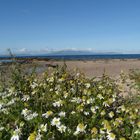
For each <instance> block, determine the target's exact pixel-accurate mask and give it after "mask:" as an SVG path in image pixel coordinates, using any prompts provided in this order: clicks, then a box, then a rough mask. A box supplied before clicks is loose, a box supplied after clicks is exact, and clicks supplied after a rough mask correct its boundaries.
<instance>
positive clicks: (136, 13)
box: [0, 0, 140, 53]
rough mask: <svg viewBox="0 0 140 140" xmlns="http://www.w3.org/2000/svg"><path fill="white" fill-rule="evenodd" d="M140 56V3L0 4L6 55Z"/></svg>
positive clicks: (13, 0)
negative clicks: (113, 53)
mask: <svg viewBox="0 0 140 140" xmlns="http://www.w3.org/2000/svg"><path fill="white" fill-rule="evenodd" d="M7 48H11V50H13V51H15V52H18V51H19V52H31V51H32V52H45V51H46V52H47V51H48V50H61V49H75V50H76V49H77V50H86V49H87V50H93V51H118V52H126V53H128V52H132V53H133V52H136V53H137V52H140V0H0V52H1V53H4V52H5V50H6V49H7Z"/></svg>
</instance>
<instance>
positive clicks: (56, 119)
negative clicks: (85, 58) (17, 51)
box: [0, 67, 140, 140]
mask: <svg viewBox="0 0 140 140" xmlns="http://www.w3.org/2000/svg"><path fill="white" fill-rule="evenodd" d="M1 76H2V75H1ZM11 77H12V78H11V79H10V80H9V79H8V80H7V83H8V84H7V83H4V82H3V81H2V82H1V87H0V90H1V92H0V139H2V140H10V139H11V140H19V139H20V140H27V139H28V140H71V139H73V140H139V138H140V108H139V105H138V102H137V104H136V103H135V102H134V101H133V100H131V99H132V98H129V97H132V96H133V92H135V93H136V92H137V91H139V88H138V84H137V83H136V84H135V83H133V86H132V85H131V80H128V79H127V77H126V76H124V75H123V74H122V75H121V76H120V77H119V79H118V80H117V81H116V80H113V79H111V78H109V77H108V76H106V75H103V76H102V78H100V79H96V78H93V79H88V78H86V77H85V76H84V75H83V74H81V73H79V72H68V71H67V70H66V68H65V67H62V68H56V69H54V70H53V71H52V72H51V73H49V74H48V72H45V73H43V74H42V75H41V78H39V77H38V76H37V75H36V73H30V74H24V73H22V72H21V69H20V68H17V67H14V69H13V72H12V75H11ZM131 78H132V80H134V75H133V76H131ZM1 79H2V78H1ZM128 82H129V83H130V84H129V85H128ZM125 86H127V88H125ZM128 90H129V91H128ZM125 92H127V93H128V94H129V95H130V96H128V98H127V99H126V97H125V98H124V97H123V96H122V94H123V93H125ZM136 95H137V94H136ZM136 95H135V97H136ZM136 99H139V98H138V95H137V98H136Z"/></svg>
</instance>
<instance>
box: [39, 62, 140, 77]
mask: <svg viewBox="0 0 140 140" xmlns="http://www.w3.org/2000/svg"><path fill="white" fill-rule="evenodd" d="M37 63H38V64H39V65H41V66H42V67H44V69H47V65H48V64H49V65H50V64H51V65H53V66H55V65H61V66H62V65H63V64H64V61H53V60H50V61H39V62H37ZM65 63H66V65H67V67H68V69H69V70H72V69H76V68H78V69H79V70H80V71H81V72H83V73H85V75H86V76H87V77H94V76H96V77H98V76H99V77H100V76H101V75H102V74H103V73H104V72H105V74H107V75H109V76H112V77H114V76H115V77H116V76H118V75H119V74H120V73H121V71H124V72H125V73H129V72H130V70H132V69H140V60H139V59H124V60H121V59H108V60H91V61H89V60H88V61H86V60H85V61H82V60H78V61H77V60H76V61H65Z"/></svg>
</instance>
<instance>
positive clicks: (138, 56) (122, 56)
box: [0, 54, 140, 62]
mask: <svg viewBox="0 0 140 140" xmlns="http://www.w3.org/2000/svg"><path fill="white" fill-rule="evenodd" d="M0 58H5V60H0V62H11V60H8V59H6V58H7V57H0ZM17 58H48V59H58V60H93V59H140V54H102V55H101V54H100V55H54V56H52V55H48V56H47V55H46V56H39V55H38V56H17Z"/></svg>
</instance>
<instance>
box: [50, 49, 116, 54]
mask: <svg viewBox="0 0 140 140" xmlns="http://www.w3.org/2000/svg"><path fill="white" fill-rule="evenodd" d="M94 54H96V55H97V54H118V53H115V52H93V51H78V50H61V51H54V52H51V53H48V55H94Z"/></svg>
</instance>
